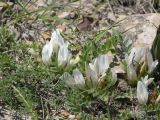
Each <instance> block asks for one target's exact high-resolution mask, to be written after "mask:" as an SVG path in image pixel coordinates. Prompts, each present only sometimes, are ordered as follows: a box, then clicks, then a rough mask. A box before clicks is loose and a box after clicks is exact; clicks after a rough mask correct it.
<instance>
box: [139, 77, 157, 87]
mask: <svg viewBox="0 0 160 120" xmlns="http://www.w3.org/2000/svg"><path fill="white" fill-rule="evenodd" d="M141 80H142V82H143V83H144V84H145V86H146V87H148V85H149V84H151V83H152V81H153V80H154V78H148V75H147V76H145V77H144V78H141Z"/></svg>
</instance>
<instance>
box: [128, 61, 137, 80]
mask: <svg viewBox="0 0 160 120" xmlns="http://www.w3.org/2000/svg"><path fill="white" fill-rule="evenodd" d="M127 76H128V79H129V80H136V79H137V73H136V70H135V69H134V67H133V64H132V63H131V64H130V65H128V68H127Z"/></svg>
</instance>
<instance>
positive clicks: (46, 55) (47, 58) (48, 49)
mask: <svg viewBox="0 0 160 120" xmlns="http://www.w3.org/2000/svg"><path fill="white" fill-rule="evenodd" d="M52 53H53V45H52V44H51V42H47V43H46V44H45V45H44V47H43V49H42V61H43V63H44V64H51V62H52V59H51V57H52Z"/></svg>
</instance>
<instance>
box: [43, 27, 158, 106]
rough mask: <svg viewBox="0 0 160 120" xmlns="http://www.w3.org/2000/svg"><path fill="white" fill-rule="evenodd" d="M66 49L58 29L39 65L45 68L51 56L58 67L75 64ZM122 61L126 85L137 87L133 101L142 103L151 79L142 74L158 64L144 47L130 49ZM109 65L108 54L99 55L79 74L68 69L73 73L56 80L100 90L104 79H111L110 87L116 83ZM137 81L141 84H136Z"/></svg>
mask: <svg viewBox="0 0 160 120" xmlns="http://www.w3.org/2000/svg"><path fill="white" fill-rule="evenodd" d="M68 46H69V43H68V42H65V41H64V39H63V37H62V36H61V34H60V31H59V29H56V30H55V31H53V33H52V36H51V40H50V41H47V43H46V44H45V45H44V47H43V49H42V61H43V63H44V64H46V65H50V64H52V60H53V59H52V58H53V55H54V54H55V56H56V60H57V62H56V63H57V66H58V67H62V68H65V67H68V66H70V65H73V64H77V63H78V61H80V58H79V56H77V57H76V58H75V59H72V54H71V53H70V51H69V50H68ZM55 56H54V57H55ZM54 60H55V58H54ZM125 61H126V63H127V67H126V68H127V69H126V73H127V80H128V82H129V83H134V84H135V83H136V84H137V99H138V101H139V103H140V104H146V103H147V101H148V95H149V93H148V90H147V89H148V86H149V84H151V83H152V81H153V79H154V78H148V75H147V76H146V74H150V73H152V72H153V70H154V69H155V67H156V66H157V64H158V60H155V61H154V60H153V57H152V54H151V52H150V50H149V48H148V47H134V48H132V49H131V52H130V54H129V55H126V57H125ZM84 62H86V61H84ZM110 63H111V61H110V59H109V54H108V53H106V54H102V55H99V56H97V57H96V58H94V59H93V60H92V61H91V62H90V63H89V64H87V65H85V69H84V71H83V72H82V69H78V68H77V67H72V68H74V69H73V71H72V69H71V70H70V71H69V72H68V71H65V72H64V73H62V76H61V77H60V79H62V80H64V83H65V85H66V86H68V87H70V88H76V89H80V90H84V89H85V88H86V87H88V88H93V87H97V86H99V87H101V86H103V85H104V83H106V82H105V80H108V79H109V80H111V81H110V82H111V85H114V84H115V83H116V81H117V74H116V73H115V71H114V69H113V68H110ZM71 72H72V73H71ZM108 72H110V74H107V73H108ZM109 76H110V77H111V79H110V78H109ZM144 76H145V77H144ZM140 78H141V81H138V80H139V79H140ZM137 81H138V83H137ZM106 84H108V83H106ZM157 99H158V100H157V101H160V96H159V98H157Z"/></svg>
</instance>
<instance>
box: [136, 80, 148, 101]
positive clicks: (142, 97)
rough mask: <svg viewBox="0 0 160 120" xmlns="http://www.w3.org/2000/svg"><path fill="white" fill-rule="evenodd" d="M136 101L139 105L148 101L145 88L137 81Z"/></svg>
mask: <svg viewBox="0 0 160 120" xmlns="http://www.w3.org/2000/svg"><path fill="white" fill-rule="evenodd" d="M137 99H138V102H139V103H140V104H146V103H147V101H148V91H147V88H146V86H145V85H144V84H143V82H141V81H138V84H137Z"/></svg>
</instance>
